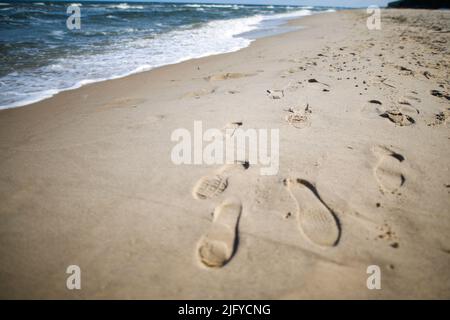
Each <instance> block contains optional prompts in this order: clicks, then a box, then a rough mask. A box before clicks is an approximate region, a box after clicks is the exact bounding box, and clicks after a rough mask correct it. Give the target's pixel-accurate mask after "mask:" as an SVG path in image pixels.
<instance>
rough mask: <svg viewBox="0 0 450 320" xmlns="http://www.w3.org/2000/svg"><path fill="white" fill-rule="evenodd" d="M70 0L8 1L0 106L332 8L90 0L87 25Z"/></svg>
mask: <svg viewBox="0 0 450 320" xmlns="http://www.w3.org/2000/svg"><path fill="white" fill-rule="evenodd" d="M0 1H1V0H0ZM70 5H71V3H61V2H34V3H16V2H11V3H8V2H3V3H0V53H1V54H0V109H1V108H7V107H14V106H21V105H25V104H28V103H31V102H34V101H39V100H41V99H44V98H46V97H49V96H52V95H53V94H55V93H57V92H59V91H61V90H66V89H70V88H76V87H79V86H81V85H83V84H86V83H90V82H95V81H100V80H104V79H112V78H116V77H122V76H125V75H128V74H131V73H135V72H139V71H143V70H149V69H151V68H154V67H157V66H161V65H166V64H171V63H176V62H179V61H183V60H187V59H190V58H198V57H202V56H207V55H211V54H217V53H224V52H230V51H235V50H238V49H240V48H243V47H246V46H248V45H249V43H250V42H251V41H252V39H251V38H249V37H248V36H244V35H248V34H252V33H251V32H255V34H259V35H261V32H263V33H271V32H272V31H273V30H275V29H276V28H277V27H279V26H280V25H281V24H282V21H284V20H286V19H289V18H295V17H300V16H303V15H309V14H312V13H314V12H319V11H323V10H327V8H320V9H318V8H312V7H304V8H302V7H290V6H253V5H252V6H250V5H213V4H173V3H135V2H132V3H126V2H124V3H118V2H114V3H105V2H102V3H95V2H89V3H85V2H83V3H82V4H80V5H79V8H80V13H81V18H80V29H73V30H70V29H69V28H68V27H67V25H66V20H67V19H68V17H69V14H68V13H67V12H66V11H67V7H68V6H70ZM258 31H259V32H260V33H258ZM249 32H250V33H249ZM243 34H244V35H243Z"/></svg>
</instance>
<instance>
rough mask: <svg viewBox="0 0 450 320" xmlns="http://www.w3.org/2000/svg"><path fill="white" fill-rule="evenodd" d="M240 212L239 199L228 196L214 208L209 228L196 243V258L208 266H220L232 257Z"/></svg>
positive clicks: (236, 241)
mask: <svg viewBox="0 0 450 320" xmlns="http://www.w3.org/2000/svg"><path fill="white" fill-rule="evenodd" d="M241 212H242V204H241V201H240V200H239V199H237V198H228V199H226V200H225V201H224V202H222V203H221V204H220V205H219V206H218V207H216V209H215V210H214V220H213V223H212V225H211V228H210V230H209V231H208V232H207V233H206V234H205V235H204V236H203V237H202V238H201V239H200V241H199V243H198V250H197V253H198V258H199V259H200V262H201V263H202V264H203V265H205V266H206V267H209V268H220V267H222V266H224V265H225V264H227V263H228V262H229V261H230V260H231V258H233V256H234V253H235V252H236V249H237V246H238V242H239V239H238V225H239V220H240V216H241Z"/></svg>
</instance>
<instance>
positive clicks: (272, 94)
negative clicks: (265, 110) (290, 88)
mask: <svg viewBox="0 0 450 320" xmlns="http://www.w3.org/2000/svg"><path fill="white" fill-rule="evenodd" d="M266 93H267V95H268V96H269V98H271V99H274V100H277V99H281V98H283V97H284V90H277V89H275V90H266Z"/></svg>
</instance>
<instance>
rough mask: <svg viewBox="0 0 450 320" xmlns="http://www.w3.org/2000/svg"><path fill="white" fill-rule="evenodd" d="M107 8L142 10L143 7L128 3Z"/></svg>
mask: <svg viewBox="0 0 450 320" xmlns="http://www.w3.org/2000/svg"><path fill="white" fill-rule="evenodd" d="M108 8H112V9H123V10H126V9H144V6H140V5H130V4H128V3H120V4H113V5H110V6H108Z"/></svg>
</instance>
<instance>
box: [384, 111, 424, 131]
mask: <svg viewBox="0 0 450 320" xmlns="http://www.w3.org/2000/svg"><path fill="white" fill-rule="evenodd" d="M405 112H406V111H405V110H400V109H398V108H392V109H389V110H386V111H385V112H383V113H382V114H380V117H382V118H386V119H389V120H390V121H391V122H393V123H395V124H396V125H399V126H402V127H403V126H410V125H412V124H414V123H415V122H416V121H415V120H414V118H413V117H411V116H409V115H407V114H406V113H405Z"/></svg>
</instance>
